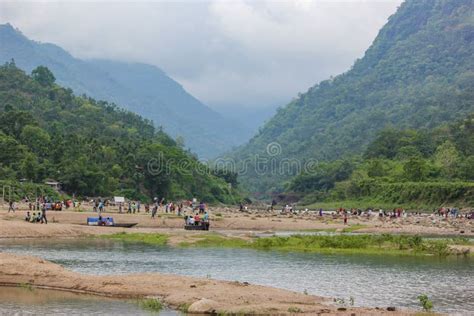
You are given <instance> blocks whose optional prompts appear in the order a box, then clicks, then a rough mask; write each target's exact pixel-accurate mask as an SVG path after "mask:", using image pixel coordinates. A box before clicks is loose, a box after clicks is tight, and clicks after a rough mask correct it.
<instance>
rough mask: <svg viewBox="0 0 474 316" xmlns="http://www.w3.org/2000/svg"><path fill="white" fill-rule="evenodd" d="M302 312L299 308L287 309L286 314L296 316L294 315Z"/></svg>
mask: <svg viewBox="0 0 474 316" xmlns="http://www.w3.org/2000/svg"><path fill="white" fill-rule="evenodd" d="M302 312H303V311H302V310H301V308H299V307H293V306H291V307H288V313H292V314H296V313H302Z"/></svg>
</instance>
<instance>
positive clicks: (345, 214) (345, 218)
mask: <svg viewBox="0 0 474 316" xmlns="http://www.w3.org/2000/svg"><path fill="white" fill-rule="evenodd" d="M344 225H347V212H346V211H344Z"/></svg>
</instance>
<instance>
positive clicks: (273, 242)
mask: <svg viewBox="0 0 474 316" xmlns="http://www.w3.org/2000/svg"><path fill="white" fill-rule="evenodd" d="M200 238H201V239H199V240H197V241H196V242H189V243H188V242H184V243H181V244H180V246H186V247H232V248H250V249H256V250H276V251H288V252H291V251H296V252H315V253H326V254H374V255H385V254H390V255H432V256H437V257H446V256H449V255H452V254H454V253H453V251H452V249H451V247H450V246H451V245H459V244H465V242H466V241H465V240H458V238H456V239H438V240H430V239H424V238H421V237H420V236H409V235H390V234H382V235H368V234H361V235H334V236H315V235H312V236H308V235H295V236H290V237H276V236H275V237H265V238H256V239H254V240H250V241H246V240H243V239H240V238H229V237H223V236H219V235H205V236H200Z"/></svg>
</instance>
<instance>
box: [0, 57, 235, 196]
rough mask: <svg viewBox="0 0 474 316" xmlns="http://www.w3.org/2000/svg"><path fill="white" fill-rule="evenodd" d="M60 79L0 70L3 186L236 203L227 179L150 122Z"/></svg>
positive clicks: (43, 71) (41, 70)
mask: <svg viewBox="0 0 474 316" xmlns="http://www.w3.org/2000/svg"><path fill="white" fill-rule="evenodd" d="M54 80H55V78H54V75H53V74H52V73H51V72H50V71H49V70H48V69H47V68H46V67H42V66H41V67H38V68H36V69H35V70H34V71H33V72H32V76H28V75H26V74H25V73H24V72H23V71H22V70H20V69H18V68H17V67H16V66H15V64H14V63H7V64H6V65H4V66H1V67H0V179H1V180H11V181H17V180H20V179H26V180H27V181H28V182H30V181H31V182H36V183H42V182H43V181H44V180H45V179H48V178H52V179H55V180H58V181H60V182H62V183H63V188H64V190H65V191H66V192H67V193H69V194H73V193H74V194H77V195H82V196H111V195H113V194H117V195H122V194H123V195H125V196H128V197H131V198H132V197H133V198H140V197H141V198H146V197H148V198H150V197H155V196H157V197H166V198H190V197H193V196H195V197H197V198H201V199H203V200H207V201H209V202H214V201H222V202H233V199H232V196H231V195H230V193H229V188H228V185H227V183H226V182H225V181H224V180H223V179H221V178H217V177H215V176H213V175H211V172H209V170H208V169H207V168H206V167H205V166H204V165H202V164H200V163H199V162H198V161H197V159H196V158H194V157H193V156H191V155H190V154H189V153H188V152H186V151H184V150H183V149H182V148H181V147H180V146H179V145H178V144H176V142H175V141H174V140H173V139H172V138H170V137H169V136H167V135H166V134H165V133H163V132H161V131H156V130H155V128H154V127H153V125H152V124H151V122H150V121H147V120H144V119H143V118H141V117H140V116H138V115H136V114H133V113H131V112H128V111H125V110H121V109H119V108H118V107H117V106H115V105H114V104H109V103H107V102H103V101H96V100H94V99H91V98H84V97H77V96H75V95H74V94H73V93H72V90H71V89H65V88H62V87H60V86H58V85H56V84H55V83H54Z"/></svg>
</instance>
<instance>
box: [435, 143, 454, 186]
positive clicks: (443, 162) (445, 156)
mask: <svg viewBox="0 0 474 316" xmlns="http://www.w3.org/2000/svg"><path fill="white" fill-rule="evenodd" d="M435 162H436V164H438V165H439V166H440V167H441V172H442V174H443V175H444V176H445V177H447V178H449V179H451V178H454V177H455V176H456V168H457V165H458V162H459V153H458V151H457V149H456V146H454V144H453V143H452V142H451V141H449V140H447V141H445V142H444V143H443V144H441V145H440V146H439V147H438V148H437V149H436V153H435Z"/></svg>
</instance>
